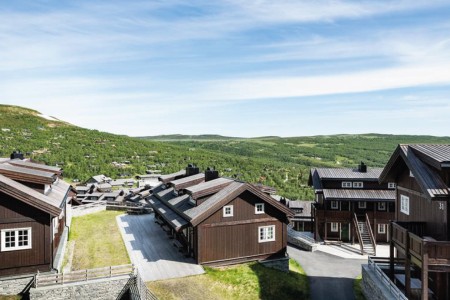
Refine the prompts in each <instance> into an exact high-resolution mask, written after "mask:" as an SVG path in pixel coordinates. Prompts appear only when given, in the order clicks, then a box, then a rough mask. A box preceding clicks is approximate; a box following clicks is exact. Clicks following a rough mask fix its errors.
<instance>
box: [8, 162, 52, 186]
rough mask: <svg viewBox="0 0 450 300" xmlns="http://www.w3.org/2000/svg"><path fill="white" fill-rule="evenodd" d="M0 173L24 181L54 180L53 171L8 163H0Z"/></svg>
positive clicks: (42, 181)
mask: <svg viewBox="0 0 450 300" xmlns="http://www.w3.org/2000/svg"><path fill="white" fill-rule="evenodd" d="M0 174H2V175H5V176H7V177H8V178H11V179H13V180H18V181H26V182H32V183H38V184H52V183H53V182H54V181H55V180H56V175H55V173H52V172H46V171H41V170H37V169H29V168H23V167H17V166H13V165H10V164H9V163H3V164H0Z"/></svg>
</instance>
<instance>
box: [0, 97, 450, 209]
mask: <svg viewBox="0 0 450 300" xmlns="http://www.w3.org/2000/svg"><path fill="white" fill-rule="evenodd" d="M0 130H1V131H0V137H1V140H2V143H1V148H0V156H2V157H8V156H9V155H10V154H11V152H12V151H13V150H20V151H22V152H23V153H25V154H26V156H27V157H30V158H32V159H34V160H37V161H42V162H45V163H46V164H48V165H58V166H60V167H62V168H63V169H64V176H65V178H66V180H68V181H71V180H73V179H78V180H81V181H84V180H87V179H88V178H89V177H91V176H92V175H96V174H105V175H108V176H110V177H112V178H120V177H131V176H134V175H138V174H144V173H145V172H146V170H149V169H158V170H161V171H162V173H170V172H175V171H178V170H180V169H183V168H185V167H186V165H187V164H188V163H194V164H196V165H197V166H198V167H200V169H201V170H205V169H206V168H207V167H215V168H216V169H217V170H218V171H219V173H220V174H221V176H227V177H233V178H237V179H240V180H244V181H248V182H252V183H261V184H264V185H269V186H273V187H275V188H276V189H277V191H278V194H280V195H282V196H285V197H287V198H290V199H305V200H306V199H312V198H313V191H312V190H311V188H309V187H308V186H307V181H308V176H309V170H310V168H311V167H356V166H357V164H358V163H359V162H360V161H364V162H365V163H366V164H367V165H368V166H369V167H371V166H372V167H382V166H383V165H384V164H385V163H386V162H387V160H388V159H389V156H390V155H391V153H392V152H393V151H394V149H395V147H396V146H397V144H408V143H436V144H448V143H450V138H449V137H433V136H400V135H380V134H364V135H331V136H312V137H292V138H280V137H261V138H250V139H243V138H232V137H223V136H217V135H202V136H184V135H169V136H158V137H145V138H133V137H128V136H123V135H114V134H110V133H105V132H100V131H97V130H89V129H84V128H80V127H77V126H73V125H71V124H68V123H66V122H63V121H54V120H47V119H45V118H43V117H41V116H40V113H39V112H37V111H34V110H30V109H26V108H21V107H15V106H6V105H0Z"/></svg>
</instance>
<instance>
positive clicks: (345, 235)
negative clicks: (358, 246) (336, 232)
mask: <svg viewBox="0 0 450 300" xmlns="http://www.w3.org/2000/svg"><path fill="white" fill-rule="evenodd" d="M341 240H342V241H343V242H349V241H350V224H345V223H342V224H341Z"/></svg>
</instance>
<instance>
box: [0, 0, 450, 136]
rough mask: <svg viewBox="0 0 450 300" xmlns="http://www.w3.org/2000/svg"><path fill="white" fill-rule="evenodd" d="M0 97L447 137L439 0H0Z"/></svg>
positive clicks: (199, 127)
mask: <svg viewBox="0 0 450 300" xmlns="http://www.w3.org/2000/svg"><path fill="white" fill-rule="evenodd" d="M0 20H1V22H0V61H1V63H0V102H1V103H4V104H14V105H20V106H25V107H30V108H34V109H37V110H39V111H40V112H42V113H43V114H45V115H50V116H54V117H57V118H60V119H62V120H65V121H68V122H70V123H73V124H75V125H78V126H82V127H86V128H91V129H98V130H102V131H107V132H112V133H118V134H127V135H131V136H143V135H158V134H173V133H182V134H206V133H209V134H222V135H229V136H242V137H254V136H266V135H278V136H304V135H319V134H337V133H369V132H377V133H390V134H431V135H438V136H450V118H449V115H450V3H449V1H439V0H436V1H422V0H415V1H401V0H399V1H339V0H335V1H320V0H316V1H312V0H310V1H290V0H277V1H264V0H260V1H253V0H246V1H233V0H230V1H177V0H161V1H93V0H90V1H7V2H3V3H2V5H1V6H0Z"/></svg>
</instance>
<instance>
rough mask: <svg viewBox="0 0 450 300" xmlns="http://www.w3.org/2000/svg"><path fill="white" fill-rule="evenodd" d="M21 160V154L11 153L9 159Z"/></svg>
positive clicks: (18, 152)
mask: <svg viewBox="0 0 450 300" xmlns="http://www.w3.org/2000/svg"><path fill="white" fill-rule="evenodd" d="M16 158H18V159H23V153H22V152H20V150H19V151H16V150H14V151H13V153H11V159H16Z"/></svg>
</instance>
